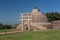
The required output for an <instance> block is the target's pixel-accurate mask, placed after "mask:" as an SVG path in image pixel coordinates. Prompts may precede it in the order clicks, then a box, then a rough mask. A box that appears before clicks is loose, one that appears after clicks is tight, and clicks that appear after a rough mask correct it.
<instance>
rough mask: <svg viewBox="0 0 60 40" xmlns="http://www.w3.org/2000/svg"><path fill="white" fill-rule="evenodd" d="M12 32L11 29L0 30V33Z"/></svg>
mask: <svg viewBox="0 0 60 40" xmlns="http://www.w3.org/2000/svg"><path fill="white" fill-rule="evenodd" d="M10 31H12V30H11V29H0V32H10Z"/></svg>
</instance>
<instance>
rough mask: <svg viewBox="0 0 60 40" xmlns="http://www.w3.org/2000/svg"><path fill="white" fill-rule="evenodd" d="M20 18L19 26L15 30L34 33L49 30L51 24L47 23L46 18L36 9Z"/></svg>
mask: <svg viewBox="0 0 60 40" xmlns="http://www.w3.org/2000/svg"><path fill="white" fill-rule="evenodd" d="M21 18H22V19H21V24H20V25H18V26H17V29H18V30H20V31H30V30H33V31H36V30H46V29H50V28H51V23H49V22H48V19H47V17H46V16H45V15H44V14H42V13H41V12H40V11H39V9H38V8H36V7H35V8H34V9H33V10H32V12H29V13H22V14H21Z"/></svg>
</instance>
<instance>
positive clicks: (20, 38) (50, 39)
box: [0, 30, 60, 40]
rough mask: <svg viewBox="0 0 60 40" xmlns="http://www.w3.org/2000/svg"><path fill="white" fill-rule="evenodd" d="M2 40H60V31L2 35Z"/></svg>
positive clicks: (0, 39) (0, 36) (0, 38)
mask: <svg viewBox="0 0 60 40" xmlns="http://www.w3.org/2000/svg"><path fill="white" fill-rule="evenodd" d="M0 40H60V30H49V31H34V32H33V31H29V32H22V33H15V34H9V35H7V34H6V35H0Z"/></svg>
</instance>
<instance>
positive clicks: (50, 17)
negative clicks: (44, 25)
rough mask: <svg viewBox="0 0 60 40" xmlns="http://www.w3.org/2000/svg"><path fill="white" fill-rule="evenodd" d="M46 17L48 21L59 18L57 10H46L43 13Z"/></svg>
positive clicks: (59, 14)
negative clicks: (46, 11)
mask: <svg viewBox="0 0 60 40" xmlns="http://www.w3.org/2000/svg"><path fill="white" fill-rule="evenodd" d="M45 15H46V16H47V18H48V21H54V20H60V13H59V12H48V13H45Z"/></svg>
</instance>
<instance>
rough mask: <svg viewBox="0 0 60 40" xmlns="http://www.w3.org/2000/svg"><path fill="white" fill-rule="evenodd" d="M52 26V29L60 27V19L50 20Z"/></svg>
mask: <svg viewBox="0 0 60 40" xmlns="http://www.w3.org/2000/svg"><path fill="white" fill-rule="evenodd" d="M51 23H52V28H53V29H60V20H55V21H52V22H51Z"/></svg>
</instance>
